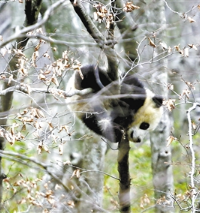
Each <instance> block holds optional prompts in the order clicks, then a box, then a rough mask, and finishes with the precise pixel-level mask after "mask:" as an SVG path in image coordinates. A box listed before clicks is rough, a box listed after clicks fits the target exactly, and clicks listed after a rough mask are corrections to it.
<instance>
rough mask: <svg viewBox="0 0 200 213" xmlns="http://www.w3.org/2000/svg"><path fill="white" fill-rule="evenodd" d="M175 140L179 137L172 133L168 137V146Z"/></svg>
mask: <svg viewBox="0 0 200 213" xmlns="http://www.w3.org/2000/svg"><path fill="white" fill-rule="evenodd" d="M173 141H177V138H175V137H174V136H172V135H170V136H169V137H168V138H167V146H169V145H170V144H171V143H172V142H173Z"/></svg>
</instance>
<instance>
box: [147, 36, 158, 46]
mask: <svg viewBox="0 0 200 213" xmlns="http://www.w3.org/2000/svg"><path fill="white" fill-rule="evenodd" d="M148 39H149V45H150V46H152V47H154V48H155V47H156V45H155V44H154V42H153V41H152V40H151V39H150V38H148Z"/></svg>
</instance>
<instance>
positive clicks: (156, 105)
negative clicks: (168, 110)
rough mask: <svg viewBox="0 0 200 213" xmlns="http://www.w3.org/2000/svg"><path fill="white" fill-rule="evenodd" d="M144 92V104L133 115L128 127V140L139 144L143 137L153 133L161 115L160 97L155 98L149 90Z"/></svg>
mask: <svg viewBox="0 0 200 213" xmlns="http://www.w3.org/2000/svg"><path fill="white" fill-rule="evenodd" d="M145 90H146V98H145V100H144V104H143V105H142V106H141V107H140V108H139V109H138V111H137V113H136V114H135V115H134V118H133V122H132V123H131V124H130V125H129V126H128V131H127V135H128V140H129V141H132V142H136V143H139V142H141V141H142V140H143V138H144V136H145V135H146V134H147V133H148V132H151V131H153V130H154V129H155V128H156V127H157V125H158V124H159V122H160V120H161V117H162V114H163V108H162V101H163V99H162V97H160V96H156V95H155V94H154V93H152V92H151V91H150V90H148V89H145Z"/></svg>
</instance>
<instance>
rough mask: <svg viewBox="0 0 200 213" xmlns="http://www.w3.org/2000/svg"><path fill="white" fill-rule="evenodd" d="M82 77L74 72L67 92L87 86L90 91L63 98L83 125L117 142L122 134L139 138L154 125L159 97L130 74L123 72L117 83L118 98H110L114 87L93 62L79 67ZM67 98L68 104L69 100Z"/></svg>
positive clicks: (156, 122)
mask: <svg viewBox="0 0 200 213" xmlns="http://www.w3.org/2000/svg"><path fill="white" fill-rule="evenodd" d="M81 72H82V74H83V79H82V78H81V77H80V74H79V73H78V72H76V73H75V74H74V75H73V76H72V77H71V79H70V81H69V83H68V87H67V92H70V90H74V89H76V90H83V89H86V88H91V89H92V92H91V93H89V94H87V95H84V96H79V95H75V96H72V97H71V98H68V99H67V102H68V103H69V105H68V106H69V108H70V110H71V111H73V112H75V113H76V115H77V117H79V118H80V119H81V120H82V121H83V122H84V123H85V125H86V126H87V127H88V128H89V129H91V130H92V131H94V132H95V133H97V134H98V135H101V136H103V137H104V138H106V139H108V140H109V141H110V142H119V141H121V139H122V137H128V140H129V141H132V142H141V140H142V139H143V137H144V136H145V135H146V133H147V132H149V131H152V130H154V129H155V128H156V126H157V125H158V123H159V121H160V118H161V116H162V111H163V109H162V101H163V99H162V97H161V96H157V95H155V94H154V93H153V92H151V91H150V90H148V89H146V88H145V87H144V86H143V84H142V83H141V82H140V81H139V80H138V79H137V78H135V77H134V76H132V75H130V76H126V77H125V78H124V80H123V81H122V82H121V83H120V85H119V96H120V97H119V98H117V99H116V98H113V92H112V91H113V89H115V88H116V84H114V83H113V82H112V81H111V80H110V78H109V77H108V75H107V73H106V72H104V71H103V70H101V69H100V68H99V67H97V66H95V65H87V66H83V67H82V68H81ZM70 102H71V103H72V104H70Z"/></svg>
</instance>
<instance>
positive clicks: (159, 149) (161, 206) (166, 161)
mask: <svg viewBox="0 0 200 213" xmlns="http://www.w3.org/2000/svg"><path fill="white" fill-rule="evenodd" d="M149 4H151V6H152V7H153V10H152V17H151V21H152V22H153V23H156V24H158V25H157V26H159V25H160V26H161V27H163V28H164V27H165V24H166V19H165V7H164V2H163V1H161V0H159V1H157V2H156V4H155V2H153V1H151V2H150V3H149ZM158 17H159V18H158ZM162 35H163V34H162V31H161V32H158V35H157V36H158V37H160V39H161V40H162ZM155 51H156V50H155ZM158 63H159V64H157V65H159V66H158V67H159V70H157V71H156V72H155V73H154V74H153V76H152V77H151V80H152V82H154V83H155V84H154V90H155V91H159V95H162V96H163V97H164V98H167V96H168V89H167V87H166V85H167V82H168V73H167V69H166V67H167V59H164V60H162V61H161V60H160V61H159V62H158ZM169 135H170V118H169V114H168V112H167V110H164V114H163V116H162V119H161V121H160V124H159V125H158V127H157V129H156V130H155V131H154V132H153V133H152V134H151V151H152V170H153V185H154V196H155V200H156V212H157V213H163V212H172V211H173V208H172V206H173V201H172V198H171V196H170V195H171V194H173V173H172V165H171V148H170V146H167V138H168V137H169Z"/></svg>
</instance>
